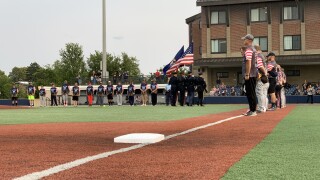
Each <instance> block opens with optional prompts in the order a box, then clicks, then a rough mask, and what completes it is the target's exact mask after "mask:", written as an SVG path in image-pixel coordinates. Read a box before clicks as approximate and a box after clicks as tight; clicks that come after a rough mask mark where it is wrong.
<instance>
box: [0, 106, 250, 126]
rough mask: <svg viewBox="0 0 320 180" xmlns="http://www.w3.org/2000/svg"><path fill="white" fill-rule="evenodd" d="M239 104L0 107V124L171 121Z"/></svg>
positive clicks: (219, 110)
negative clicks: (4, 108) (9, 108)
mask: <svg viewBox="0 0 320 180" xmlns="http://www.w3.org/2000/svg"><path fill="white" fill-rule="evenodd" d="M244 107H245V106H242V105H207V106H205V107H198V106H194V107H166V106H155V107H153V106H147V107H141V106H135V107H130V106H122V107H118V106H113V107H90V108H89V107H87V106H82V107H76V108H74V107H67V108H64V107H46V108H32V109H19V110H0V117H1V118H0V125H8V124H34V123H59V122H130V121H170V120H180V119H185V118H191V117H198V116H202V115H206V114H216V113H221V112H228V111H233V110H237V109H242V108H244Z"/></svg>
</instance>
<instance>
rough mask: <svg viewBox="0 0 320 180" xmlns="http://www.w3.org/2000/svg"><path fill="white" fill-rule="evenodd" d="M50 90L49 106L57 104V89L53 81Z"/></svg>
mask: <svg viewBox="0 0 320 180" xmlns="http://www.w3.org/2000/svg"><path fill="white" fill-rule="evenodd" d="M50 92H51V106H53V105H55V106H58V103H57V93H58V90H57V88H56V86H55V85H54V83H52V86H51V89H50Z"/></svg>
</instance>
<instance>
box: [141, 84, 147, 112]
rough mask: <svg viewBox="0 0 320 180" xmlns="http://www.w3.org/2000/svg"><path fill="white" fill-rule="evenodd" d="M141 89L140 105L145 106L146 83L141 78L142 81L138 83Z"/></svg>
mask: <svg viewBox="0 0 320 180" xmlns="http://www.w3.org/2000/svg"><path fill="white" fill-rule="evenodd" d="M140 90H141V96H142V105H141V106H147V101H148V92H147V90H148V84H147V83H146V80H143V82H142V83H141V85H140Z"/></svg>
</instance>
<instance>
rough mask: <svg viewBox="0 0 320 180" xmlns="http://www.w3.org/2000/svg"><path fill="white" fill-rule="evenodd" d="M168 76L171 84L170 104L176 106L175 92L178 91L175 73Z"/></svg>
mask: <svg viewBox="0 0 320 180" xmlns="http://www.w3.org/2000/svg"><path fill="white" fill-rule="evenodd" d="M172 75H173V76H172V77H171V78H170V81H169V85H171V106H176V103H177V92H178V78H177V73H176V72H173V73H172Z"/></svg>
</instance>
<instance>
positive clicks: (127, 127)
mask: <svg viewBox="0 0 320 180" xmlns="http://www.w3.org/2000/svg"><path fill="white" fill-rule="evenodd" d="M294 107H295V106H293V105H291V106H288V107H287V108H286V109H283V110H281V111H275V112H268V113H270V114H274V116H273V117H274V118H272V119H271V118H269V116H257V117H239V118H236V119H233V120H231V121H226V122H223V123H221V124H216V125H214V126H211V127H207V128H204V129H200V130H198V131H195V132H191V133H189V134H185V135H181V136H177V137H174V138H171V139H168V140H166V141H163V142H160V143H157V144H152V145H148V146H145V147H142V148H140V149H135V150H132V151H128V152H125V153H120V154H116V155H113V156H110V157H107V158H103V159H99V160H96V161H92V162H88V163H86V164H83V165H81V166H78V167H75V168H72V169H69V170H66V171H62V172H60V173H57V174H53V175H51V176H48V177H46V178H45V179H88V178H90V179H219V178H221V177H222V176H223V175H224V174H225V173H226V172H227V170H228V169H229V168H230V167H231V166H232V165H233V164H235V163H236V162H238V161H239V160H240V159H241V158H242V157H243V156H244V155H246V154H247V153H248V152H249V151H250V150H251V149H252V148H254V147H255V146H256V145H257V144H258V143H259V142H261V141H262V140H263V139H264V138H265V137H266V136H267V135H268V134H270V133H271V131H272V130H273V128H274V127H275V126H276V125H277V124H278V123H279V122H280V121H281V120H282V119H283V118H284V117H285V116H286V115H287V114H288V113H289V112H290V111H291V110H292V109H294ZM242 112H243V110H236V111H232V112H225V113H219V114H213V115H204V116H200V117H196V118H189V119H184V120H179V121H170V122H121V123H119V122H110V123H56V124H55V123H51V124H26V125H5V126H0V137H1V139H0V144H1V146H0V152H1V160H0V161H1V163H0V176H1V177H2V179H12V178H16V177H21V176H24V175H27V174H30V173H34V172H39V171H43V170H47V169H49V168H52V167H54V166H57V165H61V164H64V163H68V162H72V161H75V160H78V159H81V158H85V157H87V156H93V155H97V154H100V153H104V152H109V151H113V150H118V149H121V148H125V147H130V146H132V145H128V144H115V143H113V138H114V137H117V136H119V135H123V134H128V133H133V132H141V133H143V132H154V133H161V134H165V135H166V136H168V135H171V134H175V133H179V132H183V131H185V130H188V129H191V128H194V127H199V126H202V125H206V124H208V123H213V122H217V121H219V120H223V119H227V118H230V117H234V116H238V115H239V114H241V113H242Z"/></svg>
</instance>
